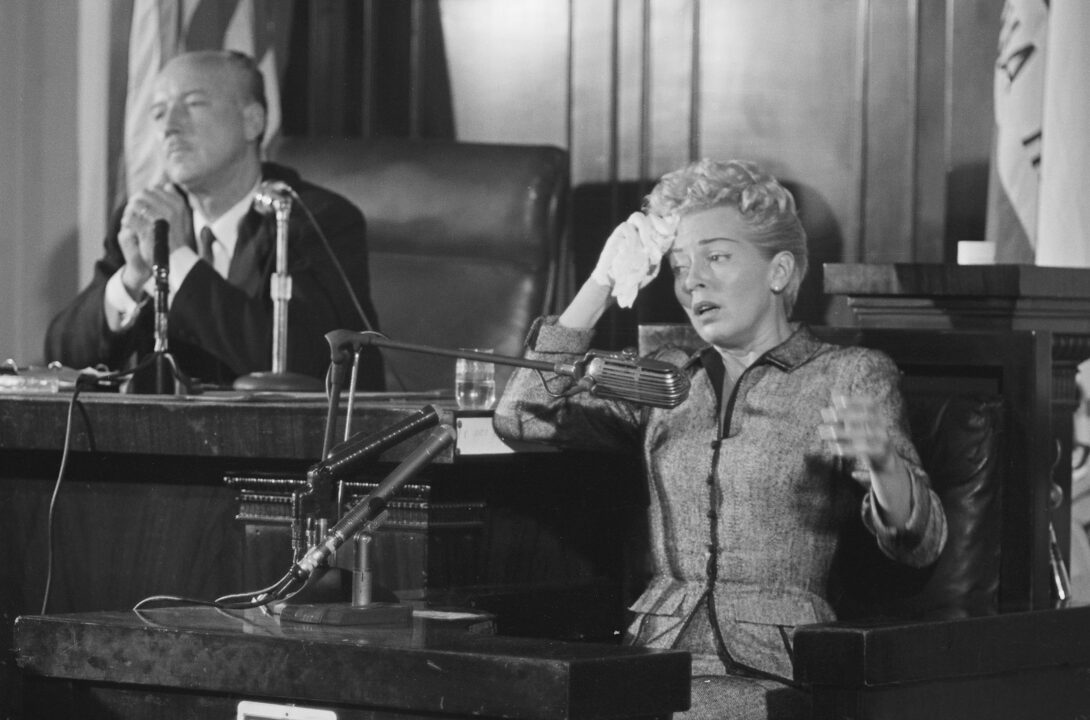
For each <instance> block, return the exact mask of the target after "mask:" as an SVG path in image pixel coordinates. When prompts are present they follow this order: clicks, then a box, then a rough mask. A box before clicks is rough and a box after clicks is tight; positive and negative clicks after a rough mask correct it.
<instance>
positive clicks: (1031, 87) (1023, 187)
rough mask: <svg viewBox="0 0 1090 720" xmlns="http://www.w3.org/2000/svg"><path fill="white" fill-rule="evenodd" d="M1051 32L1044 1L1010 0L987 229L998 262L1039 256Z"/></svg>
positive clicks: (999, 66) (1002, 41)
mask: <svg viewBox="0 0 1090 720" xmlns="http://www.w3.org/2000/svg"><path fill="white" fill-rule="evenodd" d="M1076 1H1077V2H1081V0H1076ZM1047 33H1048V6H1047V5H1046V4H1045V2H1043V0H1006V3H1005V4H1004V6H1003V14H1002V26H1001V28H1000V33H999V49H998V54H997V59H996V64H995V75H994V83H993V92H994V98H995V132H994V135H993V147H992V163H991V177H990V181H989V183H988V217H987V224H986V231H985V232H986V239H987V240H989V241H991V242H994V243H995V248H996V250H995V258H996V261H997V262H1005V263H1023V264H1032V263H1033V262H1034V260H1035V248H1036V246H1037V210H1038V190H1039V185H1040V164H1041V142H1042V132H1041V115H1042V107H1043V106H1042V99H1043V96H1044V78H1045V63H1046V58H1045V50H1046V40H1047Z"/></svg>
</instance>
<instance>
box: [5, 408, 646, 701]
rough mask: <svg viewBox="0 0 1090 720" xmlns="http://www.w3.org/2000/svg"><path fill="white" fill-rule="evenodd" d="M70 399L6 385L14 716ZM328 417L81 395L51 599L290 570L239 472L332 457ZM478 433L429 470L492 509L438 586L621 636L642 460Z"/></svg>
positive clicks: (503, 609)
mask: <svg viewBox="0 0 1090 720" xmlns="http://www.w3.org/2000/svg"><path fill="white" fill-rule="evenodd" d="M424 404H425V401H419V402H417V401H415V400H410V401H396V400H383V401H367V402H361V403H358V404H357V406H356V412H355V416H354V423H353V430H354V431H357V432H373V431H375V430H379V429H383V428H387V427H389V426H390V425H392V424H394V423H396V422H397V421H399V420H401V419H403V418H405V417H407V416H409V415H410V414H412V413H415V412H416V411H418V410H419V409H420V408H421V407H422V406H423V405H424ZM68 405H69V403H68V397H67V396H65V395H63V394H61V395H22V396H16V395H7V394H5V395H0V547H2V548H4V553H3V558H2V559H0V653H2V654H0V716H4V714H5V712H6V711H7V710H8V708H9V707H13V706H16V705H17V704H18V702H19V692H18V685H19V674H18V672H17V671H16V669H15V667H14V658H13V656H12V653H11V650H10V648H11V647H12V640H11V638H12V635H11V633H12V624H13V622H14V620H15V618H16V617H17V616H19V615H28V614H34V613H39V612H41V604H42V598H43V595H44V589H45V582H46V572H47V567H46V558H47V552H46V548H47V534H46V528H47V522H46V518H47V513H48V508H49V503H50V497H51V495H52V493H53V489H54V484H55V480H56V477H57V474H58V471H59V466H60V456H61V449H62V447H63V444H64V429H65V419H66V415H67V410H68ZM343 407H344V405H343V404H342V408H343ZM325 413H326V406H325V401H324V399H322V398H321V397H320V396H314V397H313V398H295V399H291V400H275V399H265V400H259V401H241V400H233V399H223V398H219V399H217V398H211V397H202V398H195V399H187V398H175V397H157V396H119V395H113V394H101V393H100V394H96V393H85V394H83V395H81V396H80V400H79V403H78V405H77V408H76V412H75V414H74V423H73V432H72V455H71V458H70V461H69V464H68V467H67V469H66V471H65V480H64V483H63V484H62V486H61V487H60V490H59V493H58V498H57V504H56V511H55V518H54V523H53V524H54V528H55V533H54V553H53V556H54V566H53V577H52V586H51V592H50V602H49V606H48V612H50V613H74V612H88V611H103V610H111V611H112V610H127V609H129V608H131V607H133V605H135V604H136V603H137V602H138V601H139V600H141V599H143V598H146V597H148V596H151V595H160V594H169V595H180V596H185V597H193V598H199V599H205V600H209V599H213V598H216V597H219V596H221V595H225V594H228V593H237V592H244V591H247V590H250V589H257V588H261V587H264V586H265V585H267V584H269V583H271V582H273V581H274V580H276V579H277V578H278V577H280V576H281V575H283V573H284V572H285V571H286V570H287V569H288V567H290V564H291V557H290V545H289V544H288V542H287V540H286V535H285V534H284V533H282V532H280V533H279V534H278V532H275V531H276V530H277V529H276V528H272V529H269V528H262V527H259V526H258V527H256V529H255V528H254V527H253V526H251V525H248V524H247V523H244V522H241V521H239V520H238V519H236V516H237V515H238V514H239V509H240V505H239V498H238V494H237V491H236V490H235V489H234V488H232V487H229V486H228V485H227V484H226V483H225V476H227V475H229V474H232V473H251V472H272V473H285V472H286V473H295V474H302V473H304V472H305V470H306V468H308V467H309V466H310V465H311V464H313V463H314V462H316V461H317V459H318V458H319V456H320V454H321V446H322V439H323V431H324V425H325ZM478 419H479V418H478ZM456 423H457V418H456ZM466 435H468V434H463V433H461V432H460V435H459V442H458V443H457V444H456V445H455V447H454V448H453V449H451V450H448V451H446V452H444V453H443V454H442V455H441V456H440V457H438V458H437V459H436V461H435V462H434V463H433V464H432V465H431V466H430V467H428V468H426V469H425V470H424V471H423V472H422V473H421V474H420V481H421V482H426V483H428V484H430V486H431V488H432V493H433V495H432V500H434V501H436V502H442V501H447V500H452V501H458V500H460V499H463V498H471V499H473V500H474V501H481V502H483V503H485V505H486V507H485V509H484V510H483V512H482V515H481V518H480V522H479V524H478V526H477V527H475V528H472V529H469V530H467V531H466V532H465V533H463V539H464V540H465V541H464V542H460V543H459V544H451V545H450V546H449V547H446V548H444V549H445V550H446V552H445V555H444V556H439V555H438V554H436V556H435V557H433V558H431V560H430V562H432V563H433V564H432V566H431V567H430V570H431V571H432V572H431V573H430V576H429V581H430V582H432V587H431V588H430V591H432V592H433V594H435V595H437V596H438V595H443V597H442V598H441V599H442V600H444V601H449V602H452V603H453V602H466V601H467V599H468V600H472V601H473V602H475V603H477V607H480V608H481V609H485V610H489V611H491V612H495V613H496V614H497V616H498V625H499V628H500V631H501V632H503V633H505V634H510V635H516V634H517V635H536V636H548V637H553V638H561V639H567V640H574V639H601V640H607V639H608V638H610V637H612V636H613V635H614V633H616V632H617V631H619V629H620V627H621V626H622V625H623V622H624V602H625V599H626V598H624V597H622V593H623V591H624V588H623V583H624V581H625V577H624V576H623V567H624V563H623V550H622V540H623V536H624V534H625V532H627V527H626V525H625V523H626V521H627V520H631V519H633V518H638V517H639V514H640V513H641V512H642V507H641V502H642V500H641V498H642V497H643V496H642V491H641V490H640V488H642V483H641V482H640V477H641V476H640V474H639V470H638V466H636V465H635V462H636V461H635V460H632V461H631V463H629V462H628V461H625V460H624V459H620V458H615V457H604V456H595V455H591V454H570V453H559V452H554V453H524V452H518V453H505V454H491V455H490V454H483V455H471V454H468V453H467V452H466V451H467V449H468V450H473V449H474V448H467V447H466V445H465V443H464V442H463V441H464V440H465V439H466ZM338 437H340V434H338ZM418 442H419V439H413V438H410V439H409V440H406V441H405V443H403V444H402V445H399V446H397V447H395V448H392V449H391V450H390V451H387V453H385V454H384V455H383V456H382V457H381V458H379V459H378V460H377V461H376V462H375V463H374V464H373V465H369V466H367V467H366V468H365V469H364V470H363V471H361V475H362V476H363V477H362V479H365V480H366V479H368V478H371V479H381V478H383V477H385V476H386V475H387V474H388V473H389V472H390V471H391V469H392V468H393V467H395V465H394V464H395V463H396V462H399V461H400V460H401V459H403V457H404V455H405V454H407V452H408V451H409V450H411V449H412V448H414V447H415V445H416V444H417V443H418ZM588 477H589V478H594V480H595V482H589V483H588V482H586V479H587V478H588ZM629 510H631V514H630V515H627V519H626V514H627V513H628V512H629ZM466 538H468V539H466ZM376 561H377V562H379V563H381V562H382V558H381V557H380V558H377V559H376ZM437 568H439V569H444V568H445V570H444V572H445V574H444V572H440V570H439V569H437ZM455 571H456V572H455ZM444 578H446V580H444ZM453 579H457V581H458V583H459V585H460V586H459V587H453V586H452V585H453V584H454V580H453ZM440 583H445V584H443V585H442V586H441V587H438V586H437V585H439V584H440ZM447 591H449V592H447Z"/></svg>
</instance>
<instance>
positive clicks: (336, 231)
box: [45, 51, 383, 389]
mask: <svg viewBox="0 0 1090 720" xmlns="http://www.w3.org/2000/svg"><path fill="white" fill-rule="evenodd" d="M265 120H266V104H265V92H264V86H263V83H262V77H261V73H260V72H259V70H258V69H257V67H256V65H255V64H254V63H253V61H252V60H251V59H250V58H248V57H246V56H244V55H241V54H239V53H234V52H227V51H224V52H220V51H202V52H193V53H187V54H184V55H180V56H177V57H175V58H173V59H172V60H171V61H170V62H168V63H167V64H166V65H165V66H164V68H163V70H162V71H161V72H160V74H159V76H158V78H157V79H156V83H155V88H154V95H153V100H152V107H151V114H150V117H149V122H151V123H153V124H154V127H155V131H156V137H157V139H158V142H159V156H160V160H161V163H162V167H163V170H164V177H163V180H162V182H160V183H158V184H156V185H153V186H151V187H148V188H144V189H142V190H140V191H138V192H136V193H135V194H133V195H132V196H131V197H129V199H128V201H127V202H126V203H125V204H124V205H123V206H122V207H121V208H119V209H118V211H117V212H116V213H115V215H114V218H113V220H112V223H111V228H112V231H111V233H110V234H109V236H108V237H107V238H106V241H105V243H104V244H105V253H104V255H103V257H102V258H101V259H100V260H99V261H98V262H97V263H96V265H95V273H94V278H93V279H92V281H91V283H90V285H89V286H88V287H87V288H85V289H84V290H83V291H82V292H81V293H80V294H79V295H78V296H77V297H76V298H75V300H74V301H73V302H72V303H71V304H70V305H69V306H68V307H67V308H65V309H64V310H62V311H61V312H60V313H59V314H58V315H57V317H55V318H54V319H53V321H52V323H51V324H50V327H49V330H48V332H47V335H46V343H45V349H46V359H47V360H49V361H54V360H57V361H60V362H62V363H63V364H65V365H68V366H72V367H77V368H81V367H86V366H89V365H98V364H105V365H106V366H107V367H110V368H121V367H125V366H126V365H128V364H130V363H131V362H132V361H133V359H134V357H137V358H139V357H142V356H146V355H147V353H149V352H151V351H152V350H153V349H154V348H153V344H154V315H155V312H154V303H153V302H152V301H151V298H152V297H153V296H154V291H155V284H154V277H153V249H154V238H153V224H154V222H155V221H156V220H160V219H161V220H166V221H167V223H169V228H170V232H169V248H170V257H169V268H170V273H169V288H170V292H169V295H168V298H169V301H170V304H169V312H168V314H167V321H168V322H167V325H168V328H169V334H168V340H169V351H170V355H171V356H173V357H174V359H175V360H176V361H177V364H178V366H179V368H180V370H181V371H182V372H184V373H185V374H186V375H188V376H189V377H191V378H192V379H195V380H199V381H202V382H204V383H209V384H213V385H228V384H230V383H231V382H232V381H234V380H235V379H236V378H237V377H238V376H240V375H244V374H247V373H251V372H255V371H265V370H268V369H269V367H270V365H271V361H272V335H273V302H272V297H271V293H270V277H271V276H272V274H273V272H274V271H275V267H276V247H275V246H276V227H275V219H274V218H273V217H272V216H271V215H261V214H259V213H258V212H257V211H256V210H255V209H254V207H253V200H254V196H255V193H256V192H257V190H258V187H259V185H260V183H261V182H262V181H263V180H279V181H282V182H284V183H286V184H287V185H289V186H291V187H292V188H293V189H294V190H295V193H296V194H297V196H298V197H297V200H296V202H295V203H294V204H293V211H292V213H291V219H290V224H289V231H288V237H289V242H288V247H289V261H288V269H287V272H288V274H289V275H290V276H291V281H292V288H291V300H290V303H289V304H288V329H289V332H288V341H289V342H288V347H287V363H286V365H287V366H286V370H287V371H289V372H292V373H300V374H304V375H309V376H313V377H316V378H321V377H323V376H324V374H325V372H326V369H327V368H328V366H329V361H330V350H329V345H328V343H327V342H326V341H325V338H324V335H325V333H327V332H329V331H330V330H335V329H339V328H345V329H355V330H359V329H367V327H368V326H371V327H375V326H376V319H375V312H374V308H373V307H372V303H371V299H370V292H369V279H368V278H369V274H368V262H367V245H366V239H365V224H364V218H363V215H362V213H361V212H360V210H359V209H358V208H356V207H355V206H354V205H352V203H350V202H349V201H348V200H346V199H345V198H343V197H341V196H339V195H336V194H334V193H332V192H330V191H328V190H324V189H322V188H320V187H317V186H315V185H311V184H310V183H307V182H305V181H304V180H302V179H301V178H300V177H299V175H298V174H297V173H295V172H294V171H293V170H291V169H289V168H285V167H281V166H278V165H275V164H273V163H262V162H261V139H262V136H263V134H264V131H265ZM300 204H302V205H304V206H305V207H306V208H307V209H309V210H310V214H311V215H313V218H314V220H315V223H316V224H317V225H318V226H319V227H320V228H321V233H319V232H318V231H317V230H316V228H315V227H314V224H315V223H312V222H311V221H310V219H309V218H308V216H307V213H305V212H301V211H300V208H299V205H300ZM322 235H324V236H325V238H327V239H328V247H327V246H326V243H325V241H324V240H323V239H322ZM198 239H199V240H198ZM361 314H362V315H363V316H366V318H365V317H362V316H361ZM382 383H383V372H382V361H381V358H380V357H379V355H378V352H377V350H375V349H373V348H370V349H368V350H367V352H365V354H364V357H363V358H361V372H360V380H359V387H360V388H361V389H381V388H382Z"/></svg>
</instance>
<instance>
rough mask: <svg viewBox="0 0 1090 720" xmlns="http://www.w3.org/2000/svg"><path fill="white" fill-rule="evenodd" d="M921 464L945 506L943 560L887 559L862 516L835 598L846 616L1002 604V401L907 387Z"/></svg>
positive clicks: (844, 546)
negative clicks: (915, 563)
mask: <svg viewBox="0 0 1090 720" xmlns="http://www.w3.org/2000/svg"><path fill="white" fill-rule="evenodd" d="M905 404H906V410H907V412H908V416H909V426H910V428H911V430H912V438H913V441H914V443H915V445H916V450H917V451H918V452H919V454H920V462H921V464H922V465H923V467H924V469H925V470H926V471H927V472H928V474H929V476H930V478H931V487H932V488H933V489H934V490H935V493H936V494H937V495H938V496H939V498H940V499H941V500H942V505H943V510H944V511H945V512H946V522H947V539H946V547H945V548H944V549H943V552H942V554H941V555H940V556H939V559H938V560H937V561H935V563H934V564H932V565H930V566H929V567H926V568H911V567H907V566H905V565H901V564H899V563H895V562H893V561H891V560H889V559H888V558H886V557H885V556H884V555H882V553H881V552H880V551H879V550H878V549H877V546H876V545H875V543H874V540H873V539H872V538H871V537H870V536H869V534H868V533H867V531H866V530H865V529H863V526H862V523H861V522H858V523H856V522H853V523H852V524H851V525H850V526H849V527H848V528H847V530H846V531H845V537H844V540H843V542H842V543H841V551H842V552H841V555H840V557H839V558H838V567H837V572H836V576H837V578H838V579H839V581H840V583H841V587H840V591H839V592H838V593H837V597H835V598H834V600H835V604H836V610H837V616H838V617H839V618H841V619H856V618H899V619H925V618H926V619H952V618H958V617H971V616H976V615H990V614H993V613H996V612H998V609H999V561H1000V548H1001V535H1000V518H1001V512H1000V496H1001V488H1000V478H1001V474H1000V473H999V472H998V467H999V463H1000V453H1001V450H1002V445H1001V438H1002V430H1003V401H1002V398H999V397H995V396H977V395H954V396H945V395H932V394H928V393H906V394H905Z"/></svg>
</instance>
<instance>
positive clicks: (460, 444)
mask: <svg viewBox="0 0 1090 720" xmlns="http://www.w3.org/2000/svg"><path fill="white" fill-rule="evenodd" d="M455 429H456V430H457V431H458V441H457V442H456V443H455V445H454V454H455V455H510V454H512V453H523V452H557V449H556V448H555V447H551V446H549V445H542V444H541V443H529V442H519V441H512V440H504V439H503V438H501V437H500V436H499V435H497V434H496V431H495V430H493V429H492V412H491V411H485V412H483V413H480V414H476V413H475V414H472V415H464V414H462V413H458V414H457V416H456V420H455Z"/></svg>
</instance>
